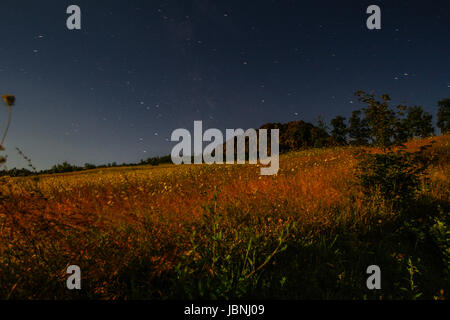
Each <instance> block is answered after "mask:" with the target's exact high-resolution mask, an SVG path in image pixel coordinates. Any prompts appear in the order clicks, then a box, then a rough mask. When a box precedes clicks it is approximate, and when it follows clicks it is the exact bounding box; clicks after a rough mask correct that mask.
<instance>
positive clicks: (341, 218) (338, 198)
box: [0, 136, 450, 298]
mask: <svg viewBox="0 0 450 320" xmlns="http://www.w3.org/2000/svg"><path fill="white" fill-rule="evenodd" d="M432 140H434V141H435V143H434V145H433V150H441V151H442V150H446V151H445V152H446V153H447V154H448V153H449V149H450V147H449V141H450V137H449V136H442V137H434V138H432ZM429 142H430V140H428V139H427V140H421V141H414V142H411V143H409V145H408V148H409V149H414V148H418V147H419V146H420V145H423V144H428V143H429ZM354 151H355V150H354V149H353V148H335V149H321V150H319V149H313V150H307V151H301V152H295V153H290V154H286V155H283V156H281V159H280V170H279V172H278V174H277V175H275V176H260V175H259V168H258V167H257V166H249V165H182V166H174V165H164V166H157V167H150V166H148V167H147V166H142V167H133V168H110V169H102V170H99V169H96V170H92V171H86V172H80V173H70V174H55V175H46V176H39V177H27V178H4V179H3V180H2V183H1V185H0V190H1V194H0V197H1V198H0V233H1V235H0V256H1V257H2V258H0V265H2V266H1V271H2V274H5V272H6V273H7V274H6V276H7V280H4V281H3V282H1V283H0V284H1V285H2V287H1V288H0V290H1V293H2V294H1V296H4V297H26V298H42V297H45V298H61V297H62V296H61V294H59V293H58V292H64V285H65V282H64V281H65V277H66V275H65V268H66V267H67V266H68V265H70V264H79V265H81V266H82V270H83V276H84V277H86V278H88V279H90V280H89V281H90V282H89V285H88V286H89V289H91V292H90V293H88V294H87V295H88V296H92V297H97V298H118V297H125V298H126V297H130V296H129V293H124V292H129V291H127V289H126V288H124V287H123V282H120V275H121V274H122V273H123V272H124V271H123V270H128V269H127V268H130V265H131V264H132V263H134V262H135V261H136V258H137V257H140V256H141V257H143V258H145V259H147V260H149V263H150V267H149V268H150V269H151V270H149V272H148V273H147V275H146V276H147V277H148V278H149V279H148V281H157V280H154V279H158V277H161V275H164V274H165V273H167V272H171V271H173V270H174V268H175V266H176V265H177V264H178V263H179V262H180V261H181V260H180V259H182V257H183V256H189V255H190V254H191V252H192V249H193V248H192V246H193V245H192V243H191V241H190V237H191V236H192V233H193V231H194V230H196V234H199V233H201V232H205V231H204V230H205V229H204V228H205V226H204V219H205V218H204V214H205V212H206V213H208V212H214V214H217V215H220V216H223V218H222V219H221V220H220V228H221V229H222V230H226V231H224V232H225V233H226V234H227V235H228V236H229V237H234V238H233V240H232V241H235V242H236V245H238V244H237V243H239V242H240V241H243V240H242V239H241V237H242V233H236V234H235V235H234V236H233V232H234V231H233V230H244V229H245V230H247V231H246V232H251V233H254V234H257V235H262V236H264V237H266V238H267V239H277V238H278V237H279V236H280V234H281V232H282V230H284V229H285V228H286V227H287V226H288V225H291V224H293V223H294V222H295V226H296V233H293V234H290V235H289V236H290V237H292V238H295V237H296V235H298V234H304V233H309V234H317V233H320V232H326V233H332V232H333V230H342V229H343V228H345V229H346V230H351V229H352V228H357V227H358V226H360V225H364V224H369V223H372V222H373V221H384V220H389V219H390V218H391V217H392V216H393V215H394V214H395V213H394V212H390V211H389V210H383V211H382V212H381V211H380V213H379V214H380V215H374V214H373V210H372V209H373V208H369V207H368V206H367V203H365V202H364V201H363V194H362V193H361V190H360V189H359V187H358V186H357V184H356V183H355V182H356V181H355V175H354V170H355V165H356V163H357V162H356V160H355V158H354V157H353V153H354ZM449 172H450V170H449V164H448V163H446V162H445V161H444V163H439V164H438V165H436V166H435V167H434V168H433V169H432V171H431V172H430V173H429V176H430V178H431V186H432V187H431V188H430V189H429V190H428V191H426V192H427V194H429V196H430V197H432V198H436V199H440V200H441V201H449V200H450V199H449V193H448V190H449V188H448V187H449V186H450V176H449ZM215 192H217V194H218V195H217V200H213V194H214V193H215ZM424 192H425V191H424ZM208 205H211V206H213V208H209V211H208V210H206V209H205V206H208ZM202 221H203V222H202ZM380 223H381V222H380ZM206 227H207V226H206ZM249 228H250V229H249ZM249 230H250V231H249ZM201 236H202V235H201V234H200V237H201ZM200 239H203V238H200ZM205 241H206V240H205ZM230 241H231V240H230ZM205 243H206V242H205ZM200 245H201V240H200ZM210 269H211V268H210ZM43 270H44V271H43ZM210 272H213V273H214V272H216V271H215V270H213V269H211V271H210ZM118 279H119V280H118ZM124 282H125V283H126V282H129V279H127V280H126V281H124ZM49 283H52V285H48V288H47V287H45V284H49ZM153 283H154V282H153ZM37 286H44V287H45V288H42V290H41V291H40V292H35V291H33V290H32V289H31V288H34V289H36V287H37ZM154 287H157V285H154ZM58 290H60V291H58ZM155 290H156V293H153V294H152V295H153V296H158V294H159V295H160V296H165V295H167V294H166V293H165V292H164V290H163V288H159V289H155ZM158 291H159V293H158Z"/></svg>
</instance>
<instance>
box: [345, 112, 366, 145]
mask: <svg viewBox="0 0 450 320" xmlns="http://www.w3.org/2000/svg"><path fill="white" fill-rule="evenodd" d="M348 122H349V126H348V135H349V138H350V144H352V145H355V146H364V145H367V144H368V143H369V133H370V130H369V128H368V126H367V121H366V120H365V119H361V110H355V111H353V112H352V115H351V117H350V119H349V121H348Z"/></svg>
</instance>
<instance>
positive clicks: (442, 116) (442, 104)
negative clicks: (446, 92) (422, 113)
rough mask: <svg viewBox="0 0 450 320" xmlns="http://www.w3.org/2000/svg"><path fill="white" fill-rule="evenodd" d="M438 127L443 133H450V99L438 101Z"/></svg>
mask: <svg viewBox="0 0 450 320" xmlns="http://www.w3.org/2000/svg"><path fill="white" fill-rule="evenodd" d="M438 107H439V110H438V114H437V126H438V128H439V129H441V132H442V133H450V98H446V99H442V100H440V101H438Z"/></svg>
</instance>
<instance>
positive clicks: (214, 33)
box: [0, 0, 450, 169]
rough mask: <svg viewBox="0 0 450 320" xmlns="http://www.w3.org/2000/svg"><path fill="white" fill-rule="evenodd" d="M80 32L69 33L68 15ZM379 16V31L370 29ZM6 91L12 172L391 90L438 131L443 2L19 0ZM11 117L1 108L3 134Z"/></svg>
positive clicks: (343, 104) (5, 10) (3, 77)
mask: <svg viewBox="0 0 450 320" xmlns="http://www.w3.org/2000/svg"><path fill="white" fill-rule="evenodd" d="M71 4H76V5H78V6H80V8H81V11H82V29H81V30H80V31H70V30H68V29H67V28H66V19H67V17H68V15H67V14H66V9H67V7H68V6H69V5H71ZM371 4H376V5H379V6H380V8H381V12H382V14H381V16H382V29H381V30H374V31H371V30H368V29H367V28H366V19H367V17H368V15H367V14H366V8H367V7H368V6H369V5H371ZM0 12H1V13H2V17H1V19H0V35H1V37H0V94H14V95H16V97H17V103H16V105H15V106H14V110H13V112H14V113H13V122H12V124H11V128H10V131H9V134H8V137H7V139H6V143H5V147H6V153H7V154H8V162H7V167H8V168H12V167H25V166H26V162H25V161H24V160H23V159H22V158H21V157H20V156H19V155H18V154H17V152H16V151H15V148H16V147H19V148H20V149H22V151H23V152H24V153H25V154H26V155H27V156H29V157H30V158H31V160H32V162H33V164H34V165H35V166H36V167H37V168H38V169H45V168H49V167H51V166H52V165H53V164H56V163H61V162H63V161H68V162H70V163H72V164H77V165H82V164H84V163H86V162H89V163H94V164H104V163H108V162H113V161H115V162H117V163H122V162H138V161H139V160H140V159H144V158H148V157H151V156H157V155H166V154H169V153H170V150H171V148H172V147H173V146H174V145H175V143H173V142H170V141H169V140H170V134H171V133H172V131H173V130H175V129H177V128H187V129H189V130H191V132H192V127H193V121H194V120H203V125H204V127H214V128H218V129H221V130H225V128H244V129H247V128H257V127H259V126H261V125H262V124H264V123H266V122H287V121H292V120H299V119H302V120H305V121H308V122H313V123H314V122H315V119H316V118H317V116H318V115H319V114H321V115H323V117H324V118H325V120H327V121H329V120H330V119H331V118H333V117H335V116H336V115H338V114H340V115H343V116H345V117H349V116H350V113H351V111H352V110H354V109H357V108H360V107H361V105H360V104H359V103H358V102H357V101H356V99H355V97H354V95H353V94H354V92H355V91H356V90H359V89H361V90H365V91H374V92H375V93H376V94H377V95H378V94H382V93H388V94H390V96H391V97H392V99H393V101H392V102H393V105H394V104H396V103H406V104H407V105H421V106H423V108H424V109H425V110H426V111H428V112H430V113H431V114H432V115H433V117H434V121H435V120H436V119H435V115H436V111H437V101H438V100H440V99H442V98H446V97H449V96H450V20H449V12H450V2H449V1H448V0H447V1H434V0H433V1H318V0H316V1H264V0H258V1H245V0H239V1H229V0H228V1H213V0H201V1H200V0H197V1H189V0H180V1H157V0H151V1H149V0H145V1H144V0H141V1H137V0H127V1H125V0H121V1H118V0H117V1H111V0H110V1H99V0H96V1H92V0H89V1H82V0H73V1H61V0H58V1H56V0H55V1H48V0H44V1H29V0H27V1H23V0H14V1H12V0H2V1H1V3H0ZM6 117H7V108H5V107H2V109H0V132H1V133H2V132H3V129H4V127H5V125H6Z"/></svg>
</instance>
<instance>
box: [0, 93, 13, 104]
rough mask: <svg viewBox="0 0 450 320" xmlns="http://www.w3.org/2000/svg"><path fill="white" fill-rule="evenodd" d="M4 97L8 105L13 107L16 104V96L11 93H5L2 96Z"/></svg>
mask: <svg viewBox="0 0 450 320" xmlns="http://www.w3.org/2000/svg"><path fill="white" fill-rule="evenodd" d="M2 98H3V101H4V102H5V103H6V105H7V106H8V107H12V106H13V105H14V102H15V101H16V97H15V96H13V95H10V94H5V95H3V96H2Z"/></svg>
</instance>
